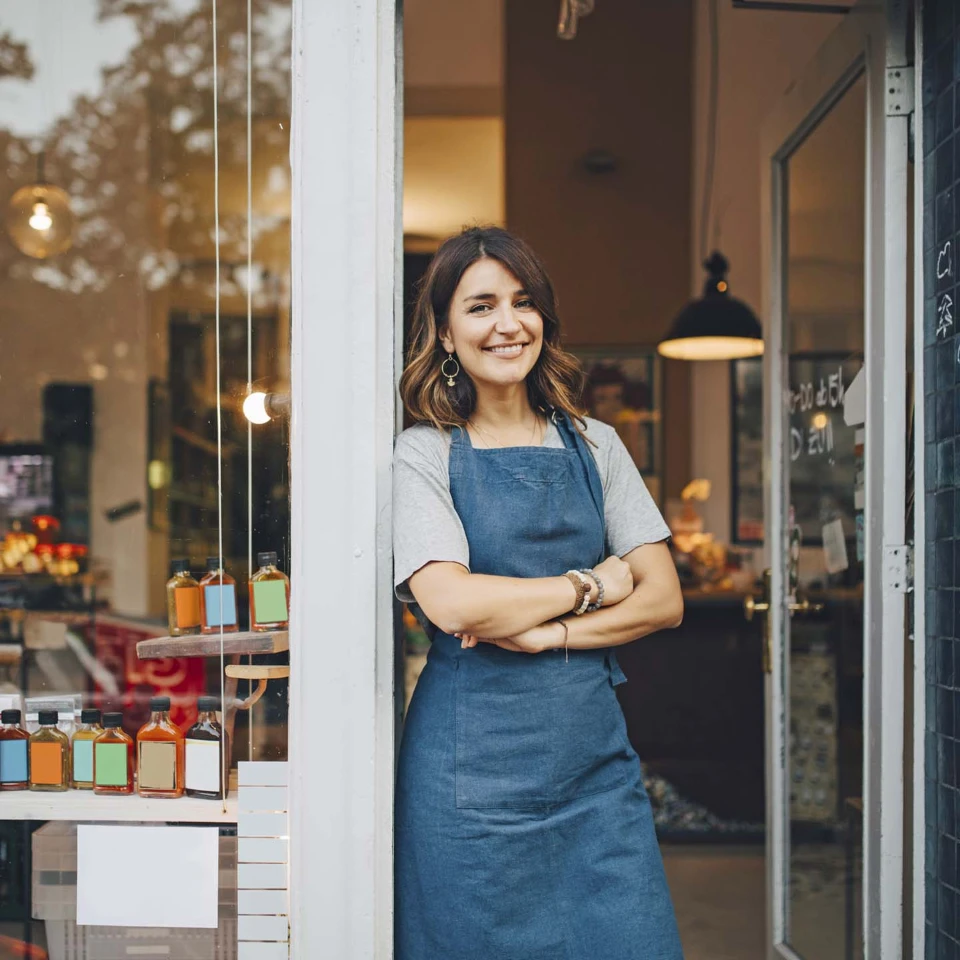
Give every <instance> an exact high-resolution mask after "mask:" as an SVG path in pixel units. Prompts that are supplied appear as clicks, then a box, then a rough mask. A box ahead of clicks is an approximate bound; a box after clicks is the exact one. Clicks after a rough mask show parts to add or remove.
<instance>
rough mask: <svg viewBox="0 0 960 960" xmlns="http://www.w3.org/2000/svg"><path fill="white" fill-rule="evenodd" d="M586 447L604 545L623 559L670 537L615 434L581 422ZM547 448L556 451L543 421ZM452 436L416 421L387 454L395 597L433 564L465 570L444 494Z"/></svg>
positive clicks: (458, 530) (552, 432) (464, 548)
mask: <svg viewBox="0 0 960 960" xmlns="http://www.w3.org/2000/svg"><path fill="white" fill-rule="evenodd" d="M586 423H587V429H586V436H587V437H589V438H590V440H592V441H593V443H594V444H596V446H593V445H592V444H589V443H588V444H587V449H588V450H590V452H591V453H592V454H593V457H594V460H595V461H596V464H597V470H598V472H599V474H600V480H601V482H602V484H603V509H604V516H605V519H606V527H607V547H608V549H609V550H610V552H611V554H616V555H617V556H619V557H623V556H626V554H628V553H629V552H630V551H631V550H633V549H635V548H636V547H639V546H641V545H642V544H645V543H657V542H658V541H660V540H666V539H667V538H668V537H669V536H670V529H669V528H668V527H667V525H666V523H664V521H663V517H662V516H661V515H660V511H659V510H658V509H657V505H656V504H655V503H654V502H653V497H651V496H650V493H649V491H648V490H647V488H646V485H645V484H644V482H643V479H642V478H641V477H640V474H639V472H638V471H637V468H636V466H635V465H634V463H633V460H631V458H630V454H629V453H628V452H627V448H626V447H625V446H624V445H623V441H622V440H621V439H620V437H619V436H617V432H616V430H614V429H613V427H611V426H608V425H607V424H605V423H601V422H600V421H599V420H593V419H591V418H589V417H587V418H586ZM543 445H544V446H545V447H562V446H563V439H562V438H561V436H560V432H559V430H557V428H556V426H555V425H554V424H553V423H550V422H549V421H548V424H547V432H546V435H545V437H544V441H543ZM449 460H450V432H449V431H447V430H437V429H436V428H435V427H431V426H428V425H426V424H417V425H416V426H413V427H410V428H409V429H408V430H404V431H403V433H401V434H400V436H399V437H398V438H397V445H396V449H395V451H394V455H393V562H394V582H395V584H396V588H397V597H398V598H399V599H400V600H404V601H407V602H412V601H413V594H412V593H410V588H409V586H408V585H407V581H408V580H409V579H410V577H411V576H412V575H413V574H415V573H416V572H417V571H418V570H419V569H420V568H421V567H423V566H425V565H426V564H428V563H430V562H431V561H435V560H449V561H452V562H454V563H459V564H462V565H463V566H464V567H466V568H467V569H468V570H469V569H470V546H469V544H468V543H467V536H466V534H465V533H464V530H463V524H462V523H461V522H460V517H459V516H458V515H457V511H456V509H455V507H454V505H453V497H452V496H451V495H450V472H449Z"/></svg>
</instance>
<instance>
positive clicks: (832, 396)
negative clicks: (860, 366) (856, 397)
mask: <svg viewBox="0 0 960 960" xmlns="http://www.w3.org/2000/svg"><path fill="white" fill-rule="evenodd" d="M843 394H844V386H843V367H842V366H839V365H838V366H837V372H836V373H831V374H828V375H827V376H826V377H820V382H819V384H815V383H814V382H813V381H808V382H807V383H801V384H799V385H798V386H797V387H796V388H794V387H791V388H790V390H789V398H788V401H787V405H788V407H789V409H790V413H806V412H807V411H809V410H813V409H815V408H818V409H824V408H827V407H829V408H830V409H836V408H837V407H839V406H842V404H843Z"/></svg>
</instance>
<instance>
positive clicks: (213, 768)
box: [186, 697, 229, 800]
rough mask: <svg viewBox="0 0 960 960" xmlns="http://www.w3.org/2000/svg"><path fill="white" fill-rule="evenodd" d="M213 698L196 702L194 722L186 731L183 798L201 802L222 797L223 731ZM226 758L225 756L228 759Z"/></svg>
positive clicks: (200, 699) (218, 704) (200, 698)
mask: <svg viewBox="0 0 960 960" xmlns="http://www.w3.org/2000/svg"><path fill="white" fill-rule="evenodd" d="M219 706H220V703H219V701H218V700H217V698H216V697H199V698H198V699H197V712H198V715H197V722H196V723H195V724H194V725H193V726H192V727H191V728H190V729H189V730H188V731H187V735H186V744H187V775H186V794H187V796H188V797H199V798H201V799H204V800H219V799H221V797H222V796H223V789H222V784H223V744H224V739H223V728H222V727H221V726H220V724H219V722H218V721H217V708H218V707H219ZM228 756H229V755H228Z"/></svg>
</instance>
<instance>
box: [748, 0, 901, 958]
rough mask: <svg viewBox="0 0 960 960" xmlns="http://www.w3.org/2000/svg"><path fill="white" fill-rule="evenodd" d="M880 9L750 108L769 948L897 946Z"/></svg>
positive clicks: (888, 181) (894, 117)
mask: <svg viewBox="0 0 960 960" xmlns="http://www.w3.org/2000/svg"><path fill="white" fill-rule="evenodd" d="M881 6H882V5H878V4H871V5H870V6H869V7H868V6H866V5H863V6H858V7H856V8H854V10H853V11H852V12H851V13H849V14H847V15H846V16H845V17H844V19H843V20H842V21H841V22H840V25H839V26H838V28H837V30H836V31H835V32H834V33H833V34H832V35H831V37H830V38H829V40H828V41H827V43H826V44H825V45H824V47H823V48H822V49H821V50H820V52H819V54H818V55H817V57H816V59H815V60H814V62H813V63H811V64H810V65H809V66H808V67H807V68H806V69H805V71H804V72H803V73H802V75H801V76H799V77H798V78H796V81H795V82H794V83H793V85H792V86H791V88H790V89H789V91H788V92H787V94H786V95H785V96H784V98H783V99H782V101H781V102H780V103H779V104H778V107H777V109H776V110H775V111H774V113H773V114H772V115H771V117H770V118H769V120H768V122H767V123H766V125H765V127H764V136H763V184H762V189H763V202H764V208H763V209H764V230H765V243H764V251H765V257H766V258H767V259H766V263H765V268H764V272H763V276H764V284H765V288H764V312H763V313H764V321H765V324H766V326H765V331H764V338H765V343H766V353H765V359H764V405H765V408H764V460H765V479H766V482H765V490H766V495H765V497H766V502H765V520H766V522H765V535H766V539H765V549H766V556H767V562H768V566H769V568H770V569H769V572H768V575H767V577H766V583H767V590H768V597H766V598H764V599H765V600H766V601H767V603H768V604H769V610H768V612H767V618H766V622H765V631H766V656H765V658H764V660H765V663H764V669H765V670H766V671H767V673H768V675H767V678H766V763H767V870H768V888H767V891H768V934H769V955H770V956H771V957H791V958H797V957H799V958H802V960H847V958H851V960H852V958H861V957H867V958H879V957H881V956H882V957H894V956H900V949H901V934H902V906H901V905H902V891H903V871H902V866H903V826H902V816H903V793H902V776H903V766H902V764H903V707H904V698H903V649H904V619H903V618H904V591H905V589H906V578H905V576H903V569H902V568H903V567H904V566H905V563H906V551H905V549H904V547H903V543H904V476H905V471H904V458H905V448H906V441H905V437H906V433H905V430H906V428H905V417H904V411H905V409H906V404H905V362H906V361H905V356H904V344H905V343H906V337H905V323H906V274H907V251H906V237H907V224H906V203H907V136H908V129H907V126H908V122H909V121H908V115H909V113H910V111H911V110H912V103H913V90H912V72H911V71H910V70H908V69H906V67H905V63H906V55H905V51H904V33H903V31H902V29H901V26H902V25H901V24H899V23H897V24H895V23H894V22H893V21H894V20H895V19H897V16H898V15H897V14H885V13H884V12H881V11H879V10H878V7H881ZM888 6H889V7H890V8H891V9H892V8H896V9H897V10H900V8H901V7H903V6H905V5H903V4H898V3H890V4H888ZM899 15H902V11H901V13H900V14H899ZM751 605H752V606H753V607H754V609H756V607H757V605H756V604H751ZM761 609H763V606H762V605H761Z"/></svg>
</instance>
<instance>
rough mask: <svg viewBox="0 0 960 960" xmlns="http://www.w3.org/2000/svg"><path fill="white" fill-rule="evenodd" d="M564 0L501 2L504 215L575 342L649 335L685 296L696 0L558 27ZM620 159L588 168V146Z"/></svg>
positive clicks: (668, 485)
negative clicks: (535, 258) (563, 34)
mask: <svg viewBox="0 0 960 960" xmlns="http://www.w3.org/2000/svg"><path fill="white" fill-rule="evenodd" d="M558 11H559V4H558V3H557V2H556V0H524V2H522V3H511V4H508V5H507V8H506V14H505V15H506V21H505V22H506V67H505V84H506V86H505V94H504V99H505V108H504V109H505V120H506V163H507V174H506V195H507V224H508V226H509V227H510V229H512V230H516V231H517V232H518V233H519V234H521V235H522V236H524V237H525V238H526V239H527V240H529V241H530V243H531V244H532V245H533V247H534V249H536V250H537V252H538V253H539V254H540V255H541V256H542V257H543V258H544V260H545V261H546V264H547V267H548V269H549V270H550V273H551V276H552V277H553V280H554V283H555V284H556V287H557V290H558V295H559V298H560V306H561V316H562V319H563V323H564V328H565V332H566V337H567V340H568V342H569V343H570V344H571V345H578V346H584V345H601V346H603V345H624V346H626V345H637V346H651V345H654V344H655V343H656V342H657V341H658V340H659V339H660V338H661V337H662V336H663V334H664V333H665V331H666V329H667V327H668V325H669V323H670V321H671V319H672V318H673V316H674V315H675V314H676V312H677V311H678V310H679V308H680V307H681V306H682V304H683V303H684V301H685V299H686V297H687V291H688V286H689V279H688V278H689V269H688V265H689V261H690V223H691V213H690V176H691V174H690V153H691V134H692V120H691V81H692V66H691V41H692V23H691V3H690V2H680V0H647V2H644V3H637V2H636V0H603V2H602V3H598V4H597V7H596V10H595V12H594V13H593V14H591V15H590V16H589V17H586V18H584V19H583V20H582V21H581V22H580V29H579V33H578V36H577V37H576V39H574V40H572V41H563V40H559V39H557V36H556V24H557V15H558ZM596 149H602V150H607V151H610V152H611V153H612V154H613V155H614V157H615V158H616V162H617V166H616V170H615V171H614V172H612V173H606V174H590V173H588V172H587V171H586V170H585V169H584V167H583V163H582V159H583V157H584V155H585V154H586V153H587V152H588V151H590V150H596ZM666 367H667V369H666V371H665V396H664V410H665V419H664V425H665V447H666V450H665V471H664V474H665V475H664V484H665V492H666V494H667V495H668V496H673V495H676V493H677V492H679V490H680V488H681V487H682V485H683V484H684V483H686V481H687V480H688V479H689V473H690V460H689V451H690V445H689V436H690V419H689V386H688V377H689V370H688V369H687V367H686V366H685V365H684V364H680V363H668V364H666Z"/></svg>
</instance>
